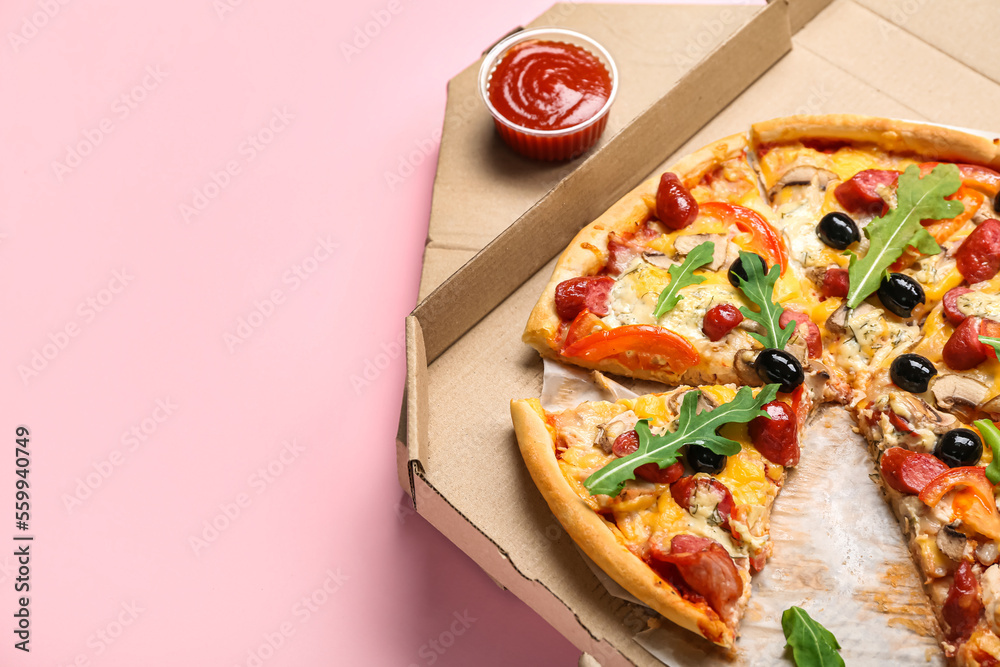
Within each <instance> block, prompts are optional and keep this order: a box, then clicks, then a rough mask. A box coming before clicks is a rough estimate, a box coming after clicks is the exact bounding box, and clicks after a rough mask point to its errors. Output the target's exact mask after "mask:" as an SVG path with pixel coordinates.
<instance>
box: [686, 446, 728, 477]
mask: <svg viewBox="0 0 1000 667" xmlns="http://www.w3.org/2000/svg"><path fill="white" fill-rule="evenodd" d="M726 458H727V457H726V455H725V454H716V453H715V452H713V451H712V450H711V449H709V448H708V447H704V446H702V445H688V447H687V462H688V465H689V466H691V468H692V469H693V470H694V471H695V472H706V473H708V474H709V475H718V474H719V473H720V472H722V471H723V470H725V469H726Z"/></svg>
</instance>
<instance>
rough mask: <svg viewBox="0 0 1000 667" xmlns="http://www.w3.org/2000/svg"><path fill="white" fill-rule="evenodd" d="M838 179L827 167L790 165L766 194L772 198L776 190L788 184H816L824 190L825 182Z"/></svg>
mask: <svg viewBox="0 0 1000 667" xmlns="http://www.w3.org/2000/svg"><path fill="white" fill-rule="evenodd" d="M837 180H840V177H839V176H837V175H836V174H835V173H833V172H832V171H829V170H828V169H821V168H820V167H814V166H813V165H811V164H800V165H798V166H796V167H792V168H791V169H789V170H788V171H786V172H785V173H784V174H782V176H781V178H779V179H778V182H777V183H775V184H774V185H773V186H772V187H771V191H770V192H768V196H769V197H770V198H771V199H772V200H773V199H774V196H775V195H776V194H778V191H779V190H781V189H782V188H784V187H787V186H789V185H810V184H815V185H818V186H819V188H820V189H821V190H826V186H827V184H829V183H830V181H837Z"/></svg>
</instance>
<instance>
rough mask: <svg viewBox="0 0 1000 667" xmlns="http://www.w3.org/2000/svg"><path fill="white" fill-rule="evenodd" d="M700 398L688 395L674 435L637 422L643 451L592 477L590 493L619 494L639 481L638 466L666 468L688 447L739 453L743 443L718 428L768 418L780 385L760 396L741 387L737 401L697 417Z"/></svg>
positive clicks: (588, 483)
mask: <svg viewBox="0 0 1000 667" xmlns="http://www.w3.org/2000/svg"><path fill="white" fill-rule="evenodd" d="M700 395H701V392H700V391H698V390H697V389H694V390H692V391H689V392H688V393H686V394H684V398H683V399H682V400H681V409H680V415H679V416H678V418H677V430H675V431H673V432H670V431H668V432H666V433H664V434H663V435H653V434H652V433H651V432H650V430H649V422H648V420H646V419H643V420H641V421H640V422H639V423H637V424H636V425H635V430H636V433H638V434H639V449H637V450H636V451H635V452H633V453H631V454H629V455H628V456H623V457H622V458H620V459H615V460H614V461H612V462H611V463H609V464H608V465H606V466H604V467H603V468H601V469H600V470H598V471H597V472H595V473H594V474H593V475H591V476H590V477H588V478H587V479H586V481H584V483H583V485H584V486H586V487H587V490H588V491H590V493H592V494H594V495H597V494H599V493H604V494H607V495H609V496H615V495H618V492H619V491H621V489H622V487H623V486H625V482H627V481H628V480H630V479H635V469H636V468H637V467H639V466H641V465H644V464H646V463H656V464H658V465H659V466H660V467H661V468H665V467H666V466H668V465H671V464H672V463H674V462H675V461H676V460H677V451H678V450H679V449H680V448H681V447H683V446H684V445H692V444H694V445H702V446H703V447H708V448H709V449H710V450H712V451H713V452H715V453H716V454H724V455H726V456H732V455H733V454H736V453H738V452H739V451H740V449H741V447H740V443H738V442H736V441H735V440H730V439H729V438H726V437H723V436H721V435H719V434H718V433H716V432H715V431H716V429H718V428H719V427H720V426H722V425H724V424H737V423H738V424H743V423H746V422H748V421H750V420H751V419H753V418H754V417H759V416H761V415H764V416H767V413H766V412H764V411H763V410H762V409H761V408H762V407H763V406H764V404H765V403H770V402H771V401H773V400H774V398H775V396H777V395H778V385H776V384H769V385H766V386H765V387H763V388H762V389H761V390H760V392H759V393H758V394H757V396H756V397H754V395H753V392H752V389H751V388H750V387H740V390H739V391H737V392H736V396H734V397H733V400H731V401H729V402H728V403H726V404H725V405H720V406H719V407H717V408H715V409H714V410H706V411H704V412H702V413H700V414H695V405H696V404H697V403H698V396H700Z"/></svg>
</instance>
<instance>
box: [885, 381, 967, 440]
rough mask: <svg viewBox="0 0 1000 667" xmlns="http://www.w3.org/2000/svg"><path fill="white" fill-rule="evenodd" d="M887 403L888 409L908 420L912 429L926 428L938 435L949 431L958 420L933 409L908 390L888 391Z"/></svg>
mask: <svg viewBox="0 0 1000 667" xmlns="http://www.w3.org/2000/svg"><path fill="white" fill-rule="evenodd" d="M888 405H889V409H890V410H892V411H893V412H895V413H896V414H898V415H899V416H900V417H902V418H903V419H905V420H906V421H908V422H910V425H911V426H912V427H913V428H914V429H921V428H926V429H929V430H930V431H931V432H933V433H936V434H938V435H941V434H942V433H947V432H948V431H950V430H951V429H952V428H954V427H955V424H956V422H957V421H958V420H956V419H955V418H954V417H953V416H951V415H949V414H947V413H944V412H941V411H940V410H935V409H934V408H932V407H931V406H930V405H928V404H927V402H926V401H924V400H923V399H921V398H920V397H918V396H914V395H913V394H911V393H909V392H906V393H903V392H895V391H893V392H890V393H889V400H888Z"/></svg>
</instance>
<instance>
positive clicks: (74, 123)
mask: <svg viewBox="0 0 1000 667" xmlns="http://www.w3.org/2000/svg"><path fill="white" fill-rule="evenodd" d="M63 3H65V4H63ZM549 4H551V3H550V0H513V1H511V2H506V3H496V2H493V3H482V4H478V3H477V4H476V5H475V7H474V8H473V6H472V5H469V4H467V3H466V4H463V3H453V2H446V1H445V0H422V1H421V2H419V3H411V2H410V1H409V0H392V1H391V2H389V1H388V0H386V1H382V0H374V1H373V0H367V1H366V2H354V3H351V5H350V6H346V5H345V3H335V2H334V3H326V2H276V1H274V0H174V1H172V2H163V3H154V2H127V1H125V0H118V1H116V2H109V1H107V0H88V1H86V2H83V1H77V2H70V1H69V0H8V1H7V2H4V3H2V6H0V27H2V29H3V34H4V39H3V43H2V44H0V81H2V82H3V85H2V90H3V102H2V104H0V132H2V144H0V145H2V147H3V150H4V154H5V159H4V160H3V161H2V163H0V170H2V171H0V295H2V304H3V312H4V325H3V327H2V331H3V335H2V338H0V340H2V345H3V358H4V360H5V361H4V364H3V367H2V373H0V387H2V393H0V405H2V410H0V414H2V415H3V420H2V424H0V443H3V442H6V445H5V446H4V447H0V451H6V452H7V453H6V454H2V455H0V517H6V519H5V520H4V521H3V522H0V610H2V613H3V615H4V617H5V618H7V619H8V620H7V622H6V623H3V624H0V627H3V628H8V627H13V623H12V621H11V614H13V613H14V610H15V605H16V599H17V598H18V597H20V596H21V595H23V594H21V593H15V591H14V584H15V577H16V576H17V574H16V571H15V570H16V563H15V559H14V557H13V555H12V554H13V550H14V541H13V536H14V534H15V533H19V534H31V535H34V536H35V541H34V542H33V543H31V574H30V577H31V580H30V586H31V590H30V593H28V595H29V597H30V604H29V609H30V613H31V616H30V619H31V632H32V634H31V643H30V647H31V652H30V653H27V654H25V653H22V652H21V651H17V650H15V649H14V648H13V644H14V642H15V638H14V636H13V635H12V633H11V631H10V630H7V629H5V630H4V631H3V632H2V633H0V637H3V638H4V639H3V641H2V643H0V664H3V665H46V666H54V665H58V666H64V665H100V666H102V667H103V666H109V667H110V666H112V665H128V666H135V665H222V666H227V667H228V666H235V665H240V666H252V665H268V666H269V667H270V666H281V665H310V666H311V665H342V664H358V665H402V666H404V667H406V666H409V665H430V664H438V665H470V664H476V665H500V664H504V665H508V664H562V665H570V664H575V662H576V658H577V655H578V651H576V649H574V648H573V647H572V646H571V645H570V644H569V643H568V642H567V641H566V640H564V639H563V638H562V637H560V636H559V635H558V634H557V633H556V632H555V631H553V630H552V629H551V628H549V627H548V626H547V625H546V623H545V622H544V621H542V620H541V619H540V618H539V617H538V616H537V615H535V614H534V613H533V612H532V611H531V610H530V609H529V608H528V607H526V606H525V605H524V604H522V603H521V602H520V601H518V600H517V599H516V598H514V597H513V596H512V595H511V594H510V593H507V592H504V591H501V590H500V589H499V588H498V587H496V586H495V585H494V584H493V583H492V582H491V581H490V580H489V579H488V578H487V577H486V576H485V575H484V574H483V573H482V572H481V571H480V570H479V569H478V567H477V566H476V565H475V564H474V563H473V562H472V561H471V560H470V559H469V558H467V557H466V556H465V555H464V554H462V553H461V552H460V551H459V550H458V549H457V548H455V547H454V546H453V545H451V544H450V543H449V542H448V541H447V540H446V539H445V538H444V537H442V536H441V535H440V534H438V533H437V532H436V531H435V530H434V529H433V528H432V527H431V526H430V525H429V524H427V523H426V522H425V521H424V520H423V519H422V518H421V517H419V516H417V515H414V514H413V513H411V512H408V511H406V510H405V506H404V505H403V504H401V501H402V493H401V491H400V489H399V486H398V484H397V481H396V473H395V451H394V444H393V443H394V438H395V433H396V425H397V419H398V414H399V405H400V399H401V395H402V383H403V377H404V368H405V360H404V358H403V355H402V345H401V343H402V321H403V317H404V316H405V315H406V314H407V313H408V312H409V311H410V310H411V309H412V308H413V306H414V305H415V299H416V294H417V284H418V279H419V275H420V262H421V258H422V249H423V243H424V239H425V236H426V230H427V216H428V210H429V205H430V193H431V185H432V180H433V175H434V163H435V159H436V146H435V145H434V142H433V140H432V139H431V136H432V134H434V133H435V131H436V130H438V129H439V128H440V125H441V118H442V113H443V109H444V101H445V84H446V82H447V80H448V79H449V78H450V77H451V76H453V75H454V74H456V73H457V72H459V71H460V70H461V69H462V68H464V67H465V66H466V65H468V64H469V63H471V62H473V61H475V60H476V59H477V57H478V56H479V54H480V53H481V51H482V50H483V49H484V48H486V47H487V46H489V45H490V44H492V43H493V42H494V41H496V40H497V39H498V38H499V37H501V36H502V35H504V34H505V33H507V32H508V31H509V30H510V29H512V28H513V27H515V26H517V25H519V24H522V23H525V22H527V21H530V20H531V19H532V18H533V17H534V16H536V15H538V14H539V13H541V12H542V11H543V10H544V9H545V8H547V6H548V5H549ZM390 9H392V10H394V13H393V12H392V11H390ZM379 19H381V22H382V24H384V25H378V24H377V23H372V21H377V20H379ZM366 26H368V29H369V31H370V32H371V33H373V34H374V36H372V37H368V38H366V39H367V41H364V40H362V39H358V41H357V42H356V44H355V45H354V46H355V49H356V50H354V51H351V50H347V51H345V49H344V47H343V45H344V44H351V43H352V41H353V40H355V39H357V35H358V34H359V32H360V31H363V30H364V29H365V27H366ZM376 27H377V29H376ZM421 145H422V146H425V147H427V149H428V150H429V154H428V155H427V158H426V160H425V161H423V162H422V163H421V164H420V165H418V166H417V167H416V170H415V172H414V173H413V174H412V175H410V176H408V177H407V178H405V179H404V181H403V182H402V183H399V184H396V185H395V187H393V188H389V187H388V186H387V183H386V179H385V174H386V172H394V171H396V170H397V169H398V167H399V162H400V160H402V159H404V158H405V156H408V155H409V154H410V153H411V152H412V151H413V150H414V147H415V146H417V147H419V146H421ZM19 424H24V425H26V426H28V427H29V428H30V430H31V442H30V446H29V449H30V451H31V452H32V460H31V466H30V478H29V481H30V483H31V488H30V494H31V500H30V502H31V519H30V530H29V531H28V532H27V533H20V532H19V531H16V530H15V527H14V507H13V505H14V502H15V501H14V493H15V489H14V482H15V480H16V479H17V478H16V477H15V476H14V467H15V451H14V450H15V442H14V441H15V434H14V431H15V428H16V426H17V425H19ZM5 545H6V546H5ZM458 619H464V620H462V621H459V620H458Z"/></svg>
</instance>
